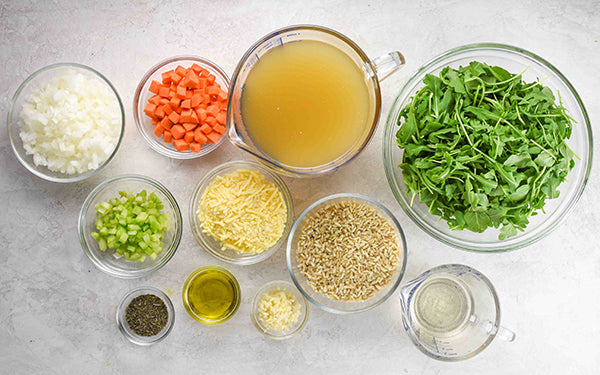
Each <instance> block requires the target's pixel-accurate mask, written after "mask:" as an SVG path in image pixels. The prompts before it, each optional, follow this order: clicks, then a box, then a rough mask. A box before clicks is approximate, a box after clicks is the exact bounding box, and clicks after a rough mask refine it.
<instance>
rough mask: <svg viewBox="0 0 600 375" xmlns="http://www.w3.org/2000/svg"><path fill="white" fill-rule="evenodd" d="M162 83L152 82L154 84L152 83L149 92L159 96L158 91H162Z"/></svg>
mask: <svg viewBox="0 0 600 375" xmlns="http://www.w3.org/2000/svg"><path fill="white" fill-rule="evenodd" d="M160 86H161V84H160V82H158V81H155V80H152V82H151V83H150V87H149V88H148V91H150V92H152V93H155V94H158V89H160Z"/></svg>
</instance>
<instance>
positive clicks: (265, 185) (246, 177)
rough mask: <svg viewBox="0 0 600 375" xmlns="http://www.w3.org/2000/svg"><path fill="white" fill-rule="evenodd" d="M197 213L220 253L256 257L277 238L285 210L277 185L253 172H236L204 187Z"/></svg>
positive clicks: (280, 232) (284, 217) (246, 170)
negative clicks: (229, 252) (228, 250)
mask: <svg viewBox="0 0 600 375" xmlns="http://www.w3.org/2000/svg"><path fill="white" fill-rule="evenodd" d="M197 214H198V219H199V220H200V223H201V226H202V230H203V231H204V232H205V233H207V234H208V235H210V236H211V237H212V238H214V239H215V240H217V241H219V242H220V243H221V249H222V250H227V249H231V250H234V251H236V252H237V253H240V254H258V253H261V252H263V251H265V250H266V249H268V248H269V247H271V246H273V245H275V243H276V242H277V241H278V240H279V238H281V235H282V234H283V230H284V228H285V222H286V216H287V207H286V204H285V201H284V200H283V195H282V194H281V191H279V189H278V188H277V186H275V185H274V184H273V183H271V182H269V181H267V180H266V179H265V178H264V176H263V175H262V174H260V173H259V172H258V171H256V170H250V169H240V170H237V171H235V172H233V173H228V174H225V175H222V176H217V177H216V178H215V179H214V180H213V181H212V182H211V183H210V184H209V185H208V187H207V188H206V190H205V191H204V193H203V194H202V198H201V199H200V204H199V206H198V210H197Z"/></svg>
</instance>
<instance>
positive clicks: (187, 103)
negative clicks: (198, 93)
mask: <svg viewBox="0 0 600 375" xmlns="http://www.w3.org/2000/svg"><path fill="white" fill-rule="evenodd" d="M181 108H185V109H189V108H192V101H191V100H190V99H185V100H182V101H181Z"/></svg>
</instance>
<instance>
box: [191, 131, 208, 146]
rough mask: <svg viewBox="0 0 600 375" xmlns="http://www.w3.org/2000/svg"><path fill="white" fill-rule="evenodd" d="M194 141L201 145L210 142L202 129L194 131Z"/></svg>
mask: <svg viewBox="0 0 600 375" xmlns="http://www.w3.org/2000/svg"><path fill="white" fill-rule="evenodd" d="M194 141H196V142H198V143H200V144H202V143H206V142H208V139H207V138H206V135H205V134H204V133H203V132H202V130H201V129H200V128H196V130H195V131H194Z"/></svg>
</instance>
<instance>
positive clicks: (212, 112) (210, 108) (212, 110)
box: [206, 104, 219, 117]
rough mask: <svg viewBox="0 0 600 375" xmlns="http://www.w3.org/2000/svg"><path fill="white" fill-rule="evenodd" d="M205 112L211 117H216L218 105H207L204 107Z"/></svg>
mask: <svg viewBox="0 0 600 375" xmlns="http://www.w3.org/2000/svg"><path fill="white" fill-rule="evenodd" d="M206 113H207V114H209V115H211V116H213V117H217V115H218V114H219V106H218V105H216V104H211V105H209V106H208V108H206Z"/></svg>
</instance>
